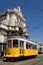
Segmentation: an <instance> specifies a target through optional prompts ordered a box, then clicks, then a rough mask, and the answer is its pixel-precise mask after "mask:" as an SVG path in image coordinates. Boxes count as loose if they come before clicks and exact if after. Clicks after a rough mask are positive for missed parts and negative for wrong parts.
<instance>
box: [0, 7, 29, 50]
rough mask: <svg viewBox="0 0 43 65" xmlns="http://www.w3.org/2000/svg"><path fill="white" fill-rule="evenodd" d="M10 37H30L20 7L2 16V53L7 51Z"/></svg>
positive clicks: (0, 36)
mask: <svg viewBox="0 0 43 65" xmlns="http://www.w3.org/2000/svg"><path fill="white" fill-rule="evenodd" d="M10 35H20V36H23V37H27V36H28V34H27V31H26V21H25V19H24V17H23V14H22V12H21V9H20V7H17V8H14V9H11V10H10V9H7V10H6V12H4V13H1V14H0V51H3V50H4V49H5V47H6V41H7V38H8V37H9V36H10Z"/></svg>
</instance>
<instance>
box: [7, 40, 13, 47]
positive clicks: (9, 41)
mask: <svg viewBox="0 0 43 65" xmlns="http://www.w3.org/2000/svg"><path fill="white" fill-rule="evenodd" d="M11 47H12V40H8V48H11Z"/></svg>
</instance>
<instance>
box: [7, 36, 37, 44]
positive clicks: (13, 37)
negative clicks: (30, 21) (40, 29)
mask: <svg viewBox="0 0 43 65" xmlns="http://www.w3.org/2000/svg"><path fill="white" fill-rule="evenodd" d="M14 39H17V40H22V41H27V42H29V43H32V44H35V45H37V43H35V42H34V41H31V40H29V39H26V38H23V37H21V36H11V37H9V38H8V40H14Z"/></svg>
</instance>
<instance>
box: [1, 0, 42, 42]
mask: <svg viewBox="0 0 43 65" xmlns="http://www.w3.org/2000/svg"><path fill="white" fill-rule="evenodd" d="M18 6H20V8H21V10H22V12H23V15H24V18H25V19H26V24H27V26H29V27H27V32H28V34H29V37H30V38H32V39H33V40H35V41H38V42H41V43H43V0H0V13H2V12H4V11H5V10H6V9H8V8H9V9H13V8H16V7H18Z"/></svg>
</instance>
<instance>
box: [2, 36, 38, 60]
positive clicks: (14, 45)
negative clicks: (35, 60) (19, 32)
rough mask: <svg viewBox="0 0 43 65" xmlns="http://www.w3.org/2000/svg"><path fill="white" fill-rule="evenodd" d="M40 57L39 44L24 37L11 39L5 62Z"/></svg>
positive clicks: (4, 58) (4, 57) (8, 43)
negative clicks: (20, 58)
mask: <svg viewBox="0 0 43 65" xmlns="http://www.w3.org/2000/svg"><path fill="white" fill-rule="evenodd" d="M36 55H38V50H37V44H36V43H35V42H32V41H30V40H28V39H24V38H22V37H16V36H15V37H10V38H9V39H8V42H7V48H6V50H5V54H4V56H3V60H7V59H14V58H19V57H27V56H36Z"/></svg>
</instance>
